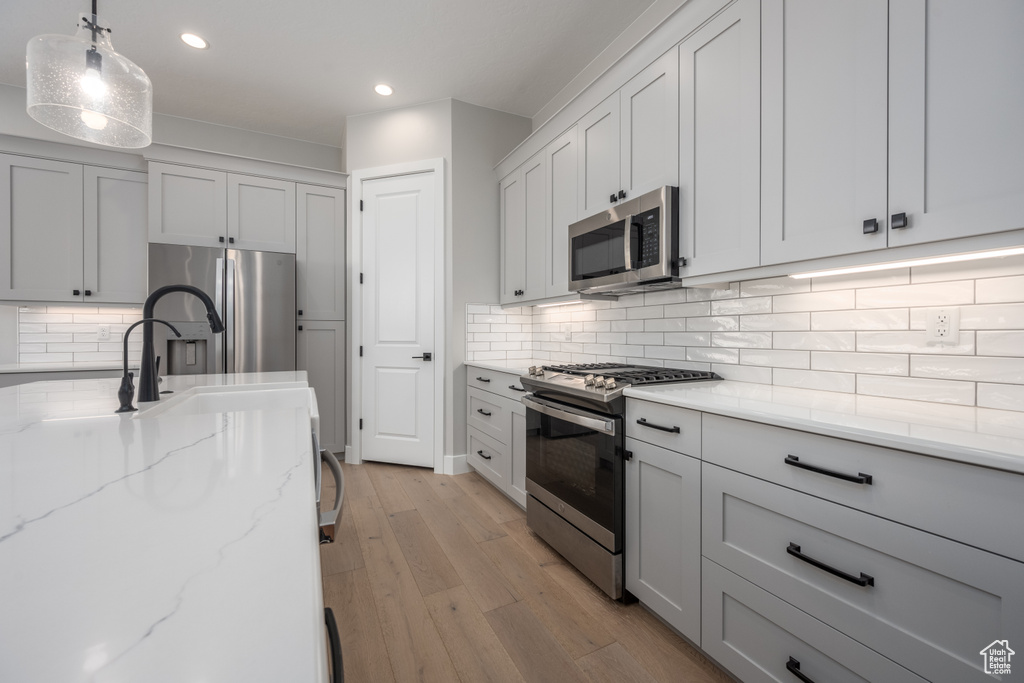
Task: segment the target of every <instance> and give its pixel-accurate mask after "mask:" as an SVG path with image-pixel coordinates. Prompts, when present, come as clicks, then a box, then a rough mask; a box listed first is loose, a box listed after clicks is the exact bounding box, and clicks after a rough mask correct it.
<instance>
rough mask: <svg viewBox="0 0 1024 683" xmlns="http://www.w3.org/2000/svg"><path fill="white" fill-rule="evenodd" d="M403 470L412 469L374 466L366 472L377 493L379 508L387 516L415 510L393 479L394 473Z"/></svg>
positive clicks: (394, 466) (395, 479)
mask: <svg viewBox="0 0 1024 683" xmlns="http://www.w3.org/2000/svg"><path fill="white" fill-rule="evenodd" d="M403 469H412V468H405V467H402V466H398V465H376V466H374V467H370V468H367V470H366V472H367V474H369V476H370V481H371V482H373V488H374V490H375V491H376V492H377V498H379V499H380V504H381V507H383V508H384V512H386V513H388V514H389V515H393V514H395V513H396V512H402V511H404V510H414V509H415V508H416V506H415V505H413V504H412V502H411V501H410V500H409V497H408V496H406V495H405V490H404V489H403V488H402V485H401V484H399V483H398V479H397V478H396V477H395V475H396V473H397V472H400V471H401V470H403Z"/></svg>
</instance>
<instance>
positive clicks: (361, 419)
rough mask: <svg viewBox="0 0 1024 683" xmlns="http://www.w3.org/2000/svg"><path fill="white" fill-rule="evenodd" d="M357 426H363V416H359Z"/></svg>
mask: <svg viewBox="0 0 1024 683" xmlns="http://www.w3.org/2000/svg"><path fill="white" fill-rule="evenodd" d="M359 428H360V429H362V428H363V418H359Z"/></svg>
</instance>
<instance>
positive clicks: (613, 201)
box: [608, 192, 618, 204]
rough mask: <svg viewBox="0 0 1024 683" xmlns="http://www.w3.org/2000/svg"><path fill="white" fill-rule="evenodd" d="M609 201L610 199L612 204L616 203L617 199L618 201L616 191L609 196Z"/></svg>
mask: <svg viewBox="0 0 1024 683" xmlns="http://www.w3.org/2000/svg"><path fill="white" fill-rule="evenodd" d="M608 201H610V202H611V203H612V204H614V203H615V202H616V201H618V197H616V196H615V193H614V192H612V193H611V196H609V197H608Z"/></svg>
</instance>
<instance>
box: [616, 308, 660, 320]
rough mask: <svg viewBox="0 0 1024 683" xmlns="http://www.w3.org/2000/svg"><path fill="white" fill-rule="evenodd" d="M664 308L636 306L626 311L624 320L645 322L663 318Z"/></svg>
mask: <svg viewBox="0 0 1024 683" xmlns="http://www.w3.org/2000/svg"><path fill="white" fill-rule="evenodd" d="M664 317H665V307H664V306H638V307H637V308H630V309H628V310H627V311H626V318H628V319H630V320H646V319H647V318H664Z"/></svg>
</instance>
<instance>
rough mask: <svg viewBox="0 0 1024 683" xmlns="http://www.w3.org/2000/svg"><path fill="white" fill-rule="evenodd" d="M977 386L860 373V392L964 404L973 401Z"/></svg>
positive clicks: (972, 383) (969, 403)
mask: <svg viewBox="0 0 1024 683" xmlns="http://www.w3.org/2000/svg"><path fill="white" fill-rule="evenodd" d="M974 386H975V385H974V382H956V381H952V380H946V379H921V378H918V377H883V376H881V375H861V376H860V377H858V378H857V393H859V394H867V395H868V396H886V397H889V398H905V399H910V400H913V401H930V402H933V403H952V404H955V405H963V406H972V405H974Z"/></svg>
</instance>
